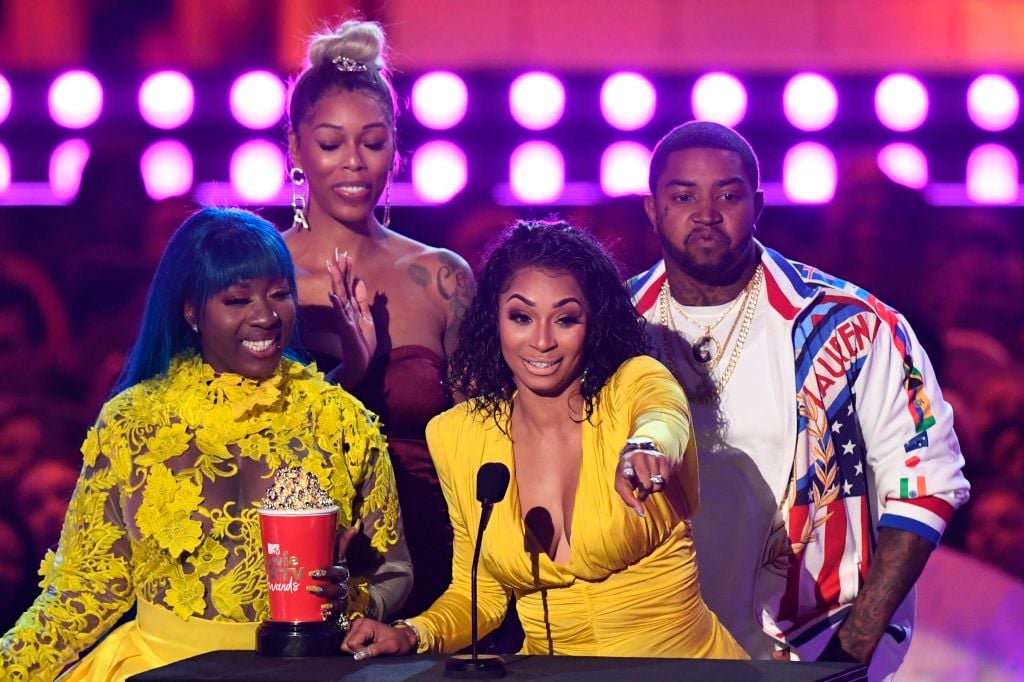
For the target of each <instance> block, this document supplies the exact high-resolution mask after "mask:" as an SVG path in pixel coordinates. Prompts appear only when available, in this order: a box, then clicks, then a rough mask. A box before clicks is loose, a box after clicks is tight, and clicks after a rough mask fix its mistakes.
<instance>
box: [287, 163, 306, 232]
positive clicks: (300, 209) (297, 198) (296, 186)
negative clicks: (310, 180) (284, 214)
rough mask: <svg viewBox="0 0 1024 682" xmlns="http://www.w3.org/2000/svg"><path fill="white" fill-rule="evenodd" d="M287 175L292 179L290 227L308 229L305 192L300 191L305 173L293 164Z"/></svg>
mask: <svg viewBox="0 0 1024 682" xmlns="http://www.w3.org/2000/svg"><path fill="white" fill-rule="evenodd" d="M288 177H289V178H290V179H291V181H292V213H294V217H293V218H292V227H293V228H294V229H300V228H301V229H303V230H308V229H309V223H308V222H306V194H305V192H303V191H302V186H303V185H305V184H306V173H305V172H304V171H303V170H302V169H301V168H299V167H298V166H294V167H293V168H292V169H291V171H289V173H288Z"/></svg>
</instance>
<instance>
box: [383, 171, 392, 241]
mask: <svg viewBox="0 0 1024 682" xmlns="http://www.w3.org/2000/svg"><path fill="white" fill-rule="evenodd" d="M381 224H382V225H384V227H390V226H391V171H388V184H386V185H384V221H383V222H382V223H381Z"/></svg>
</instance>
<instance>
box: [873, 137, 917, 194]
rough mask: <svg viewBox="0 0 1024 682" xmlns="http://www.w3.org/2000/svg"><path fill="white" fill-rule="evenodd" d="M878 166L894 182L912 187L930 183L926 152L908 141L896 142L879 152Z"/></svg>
mask: <svg viewBox="0 0 1024 682" xmlns="http://www.w3.org/2000/svg"><path fill="white" fill-rule="evenodd" d="M877 160H878V168H879V169H881V171H882V172H883V173H885V174H886V176H887V177H888V178H889V179H890V180H892V181H893V182H898V183H899V184H901V185H906V186H907V187H910V188H912V189H924V188H925V186H927V185H928V159H927V158H925V155H924V152H922V151H921V150H920V149H918V148H917V147H915V146H914V145H912V144H907V143H906V142H894V143H892V144H888V145H886V146H885V147H883V148H882V149H881V150H880V151H879V152H878V159H877Z"/></svg>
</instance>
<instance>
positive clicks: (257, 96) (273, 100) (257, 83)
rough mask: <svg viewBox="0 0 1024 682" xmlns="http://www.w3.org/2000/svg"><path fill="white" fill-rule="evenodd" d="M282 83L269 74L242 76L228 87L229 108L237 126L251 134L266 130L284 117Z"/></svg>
mask: <svg viewBox="0 0 1024 682" xmlns="http://www.w3.org/2000/svg"><path fill="white" fill-rule="evenodd" d="M285 102H286V93H285V86H284V83H283V82H282V81H281V79H280V78H278V77H277V76H276V75H275V74H273V73H271V72H269V71H249V72H247V73H243V74H242V75H241V76H239V77H238V78H236V79H235V81H234V82H233V83H232V84H231V90H230V92H229V93H228V107H229V108H230V109H231V115H232V117H234V119H235V120H236V121H238V123H239V124H240V125H243V126H245V127H246V128H249V129H250V130H265V129H267V128H270V127H271V126H274V125H276V124H277V123H278V122H279V121H280V120H281V118H282V117H283V116H284V108H285Z"/></svg>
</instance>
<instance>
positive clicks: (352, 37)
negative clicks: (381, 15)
mask: <svg viewBox="0 0 1024 682" xmlns="http://www.w3.org/2000/svg"><path fill="white" fill-rule="evenodd" d="M384 44H385V38H384V29H383V27H381V25H380V24H378V23H377V22H376V21H359V20H357V19H352V20H350V21H346V22H345V23H343V24H342V25H341V26H339V27H337V28H336V29H334V30H333V31H330V32H325V33H317V34H315V35H314V36H313V37H312V39H311V40H310V41H309V54H308V57H309V65H310V66H311V67H317V66H320V65H321V64H324V63H325V62H330V61H332V60H334V59H337V58H338V57H348V58H349V59H354V60H355V61H357V62H362V63H363V64H366V65H367V66H373V67H375V68H376V69H377V70H378V71H381V70H384V69H386V68H387V64H386V63H385V62H384Z"/></svg>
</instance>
